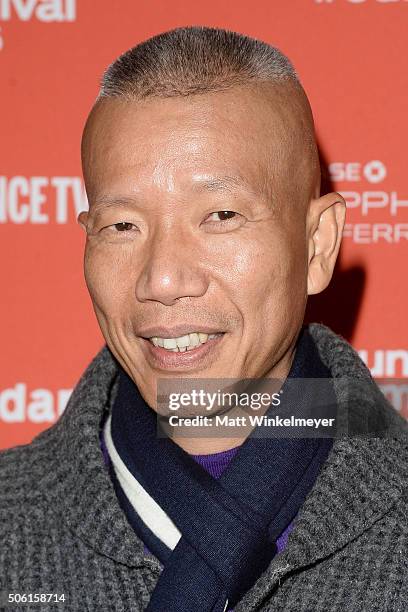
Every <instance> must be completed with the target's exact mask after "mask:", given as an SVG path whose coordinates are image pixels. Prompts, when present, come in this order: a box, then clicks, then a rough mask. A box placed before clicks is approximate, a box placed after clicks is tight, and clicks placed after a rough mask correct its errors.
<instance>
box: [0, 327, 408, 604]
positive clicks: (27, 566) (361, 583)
mask: <svg viewBox="0 0 408 612" xmlns="http://www.w3.org/2000/svg"><path fill="white" fill-rule="evenodd" d="M309 330H310V333H311V334H312V336H313V338H314V341H315V343H316V346H317V348H318V350H319V354H320V356H321V358H322V360H323V361H324V363H325V364H326V365H327V367H328V368H329V369H330V371H331V374H332V377H333V378H334V384H335V391H336V397H337V400H338V402H339V404H340V405H341V406H345V404H347V405H348V406H349V407H350V408H351V413H346V412H345V411H344V413H343V415H341V414H340V417H342V422H343V423H346V425H347V424H348V425H350V426H352V425H353V424H355V423H356V422H360V423H361V422H364V421H366V420H367V419H368V417H372V416H375V420H376V430H377V435H376V437H371V436H366V437H359V438H357V437H353V438H347V437H344V438H342V439H338V440H336V441H335V442H334V444H333V448H332V450H331V452H330V455H329V457H328V459H327V461H326V463H325V464H324V466H323V469H322V471H321V473H320V474H319V476H318V479H317V481H316V483H315V485H314V487H313V488H312V490H311V492H310V493H309V496H308V497H307V499H306V501H305V503H304V504H303V506H302V508H301V510H300V512H299V513H298V515H297V517H296V519H295V525H294V528H293V530H292V532H291V534H290V536H289V539H288V543H287V547H286V548H285V550H284V551H283V552H282V553H281V554H280V555H278V556H276V557H275V558H274V559H273V560H272V562H271V564H270V566H269V567H268V569H267V570H266V571H265V572H264V574H263V575H262V576H261V577H260V578H259V579H258V580H257V582H256V583H255V585H254V586H253V588H251V590H250V591H249V592H248V593H247V594H246V595H245V597H244V598H243V599H242V600H241V601H240V602H239V603H238V604H237V606H236V607H235V610H234V612H243V611H245V612H252V611H253V612H255V610H256V611H263V612H267V611H270V612H272V610H273V611H275V612H276V611H278V612H311V611H312V610H313V612H328V611H329V612H331V611H333V612H337V611H338V612H356V611H361V612H406V610H407V601H408V581H407V579H406V578H407V558H408V518H407V482H408V433H407V428H406V424H405V422H404V421H402V419H401V418H399V417H398V415H397V414H396V413H395V411H394V410H393V408H392V407H391V406H389V404H388V403H387V402H386V401H385V399H384V397H383V395H382V394H381V392H380V391H379V389H378V387H377V386H376V385H375V383H374V381H373V380H372V379H371V376H370V373H369V371H368V369H367V368H366V367H365V365H364V364H363V363H362V361H361V360H360V358H359V357H358V355H357V353H356V352H355V351H354V350H353V349H352V347H351V346H350V345H349V344H348V343H347V342H346V341H345V340H344V339H343V338H341V337H340V336H337V335H336V334H334V333H333V332H332V331H330V330H329V329H328V328H327V327H325V326H323V325H320V324H312V325H310V326H309ZM117 367H118V366H117V363H116V361H115V359H114V357H113V356H112V354H111V353H110V351H109V350H108V348H107V347H104V348H103V349H102V350H101V351H100V352H99V353H98V355H97V356H96V357H95V359H94V360H93V361H92V363H91V364H90V365H89V367H88V368H87V370H86V371H85V372H84V374H83V376H82V377H81V379H80V381H79V382H78V384H77V385H76V387H75V390H74V392H73V394H72V396H71V398H70V401H69V403H68V406H67V408H66V410H65V412H64V413H63V414H62V416H61V417H60V419H59V421H58V422H57V423H56V424H54V425H53V426H52V427H50V428H49V429H48V430H47V431H45V432H43V433H41V434H40V435H39V436H37V437H36V438H35V439H34V440H33V442H32V443H31V444H28V445H24V446H20V447H16V448H14V449H10V450H7V451H4V452H2V453H0V542H1V546H0V581H1V586H2V589H5V588H7V589H9V590H12V591H13V592H19V593H22V592H25V593H55V592H57V593H64V594H65V598H66V600H65V603H62V602H61V603H60V604H53V606H52V607H50V606H46V605H45V604H42V605H41V606H39V605H38V604H36V605H31V606H30V605H24V606H17V607H15V608H13V609H17V610H21V611H26V610H31V611H38V610H48V609H49V610H51V609H52V610H61V611H62V610H63V611H65V612H66V611H67V610H69V611H70V612H83V611H84V610H87V611H91V612H94V611H95V612H97V611H98V612H101V611H102V612H105V611H106V612H108V611H109V612H112V611H113V612H117V611H123V612H124V611H132V612H134V611H135V612H136V611H139V610H140V611H141V610H144V609H145V608H146V606H147V603H148V601H149V598H150V595H151V593H152V592H153V589H154V586H155V584H156V582H157V579H158V576H159V574H160V572H161V568H160V566H159V565H158V564H157V563H156V562H155V561H154V559H152V558H151V557H146V556H145V555H144V552H143V543H142V542H141V541H140V540H139V539H138V538H137V536H136V535H135V533H134V531H133V530H132V528H131V527H130V525H129V524H128V522H127V520H126V517H125V515H124V513H123V511H122V510H121V508H120V506H119V504H118V501H117V498H116V495H115V491H114V489H113V486H112V483H111V480H110V478H109V474H108V473H107V470H106V468H105V465H104V463H103V457H102V453H101V451H100V447H99V430H100V425H101V423H102V421H103V417H104V414H106V413H108V412H109V411H110V409H111V406H112V402H113V401H114V397H115V393H116V390H117V371H118V370H117ZM387 432H388V434H391V433H392V437H391V438H390V437H381V436H385V435H386V434H387ZM0 609H1V610H6V609H7V608H6V607H5V606H4V605H3V606H1V604H0ZM169 612H177V611H176V610H174V611H172V610H169ZM197 612H199V611H197Z"/></svg>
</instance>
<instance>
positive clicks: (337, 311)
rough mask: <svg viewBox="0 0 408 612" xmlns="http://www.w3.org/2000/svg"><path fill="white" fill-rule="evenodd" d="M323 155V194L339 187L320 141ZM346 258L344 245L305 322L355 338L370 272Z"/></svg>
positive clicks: (310, 304) (312, 299)
mask: <svg viewBox="0 0 408 612" xmlns="http://www.w3.org/2000/svg"><path fill="white" fill-rule="evenodd" d="M319 156H320V166H321V171H322V187H321V194H322V195H324V194H325V193H329V192H331V191H335V188H334V186H333V183H332V181H331V179H330V173H329V168H328V164H327V160H326V156H325V154H324V151H323V150H322V147H321V146H320V145H319ZM346 222H347V218H346ZM342 259H343V258H342V247H340V253H339V257H338V259H337V262H336V266H335V268H334V272H333V278H332V280H331V282H330V284H329V286H328V287H327V289H325V290H324V291H323V292H322V293H319V294H317V295H311V296H310V297H309V299H308V303H307V308H306V314H305V323H314V322H316V323H323V324H324V325H327V326H328V327H330V328H331V329H332V330H333V331H334V332H335V333H337V334H341V335H342V336H343V337H344V338H345V339H346V340H348V341H349V342H352V339H353V335H354V330H355V327H356V325H357V321H358V316H359V311H360V307H361V302H362V298H363V293H364V287H365V284H366V277H367V274H366V270H365V268H364V265H363V263H361V264H359V263H357V264H355V265H353V266H351V267H349V268H347V269H345V268H344V267H343V265H342Z"/></svg>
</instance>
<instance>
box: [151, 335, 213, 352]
mask: <svg viewBox="0 0 408 612" xmlns="http://www.w3.org/2000/svg"><path fill="white" fill-rule="evenodd" d="M223 335H224V333H223V332H220V333H216V334H206V333H202V332H191V333H189V334H185V335H184V336H179V337H178V338H160V337H157V336H153V337H152V338H146V339H147V340H148V341H149V342H150V343H151V344H153V345H154V346H156V347H160V348H163V349H165V350H166V351H169V352H173V353H184V352H186V351H192V350H194V349H197V348H199V347H200V346H202V345H203V344H205V343H206V342H208V341H209V340H213V339H214V338H218V337H219V336H223Z"/></svg>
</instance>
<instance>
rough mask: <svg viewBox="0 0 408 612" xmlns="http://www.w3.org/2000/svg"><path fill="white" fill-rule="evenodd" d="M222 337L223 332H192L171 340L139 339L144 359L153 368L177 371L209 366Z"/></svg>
mask: <svg viewBox="0 0 408 612" xmlns="http://www.w3.org/2000/svg"><path fill="white" fill-rule="evenodd" d="M224 336H225V332H217V333H210V334H208V333H205V332H201V331H193V332H191V333H188V334H184V335H183V336H178V337H173V338H168V337H167V338H166V337H160V336H152V337H149V338H144V337H141V339H142V341H143V348H144V351H145V355H146V358H147V359H148V361H149V362H150V364H151V365H152V366H153V367H156V368H159V369H165V370H169V369H175V370H179V369H180V368H183V369H193V368H196V367H197V366H198V365H200V364H201V365H209V363H210V362H211V361H212V360H214V359H215V358H216V354H215V353H216V352H218V351H216V349H217V348H218V347H219V344H220V342H222V340H223V338H224Z"/></svg>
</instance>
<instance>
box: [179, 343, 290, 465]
mask: <svg viewBox="0 0 408 612" xmlns="http://www.w3.org/2000/svg"><path fill="white" fill-rule="evenodd" d="M294 356H295V342H294V343H293V344H292V346H291V347H290V349H289V351H287V353H286V354H285V356H284V358H282V359H281V360H280V361H279V362H278V363H277V364H276V365H275V366H274V367H273V368H272V369H270V370H269V372H268V374H267V375H266V376H264V378H265V379H273V380H274V381H275V385H276V384H278V386H277V387H276V388H275V391H278V390H279V387H280V386H281V385H282V384H283V382H284V381H285V379H286V378H287V376H288V374H289V372H290V369H291V366H292V363H293V359H294ZM254 378H255V377H254ZM257 391H258V389H257ZM268 392H269V393H271V390H270V386H269V387H268ZM272 392H273V390H272ZM268 408H269V406H263V407H261V408H260V409H259V410H257V411H256V415H257V416H263V415H264V414H265V413H266V411H267V410H268ZM201 416H203V417H205V415H201ZM223 416H227V417H228V424H225V425H224V424H221V425H220V424H219V423H218V424H217V423H214V419H215V418H216V417H215V416H214V415H213V416H212V417H211V420H213V426H212V429H211V431H212V433H213V436H212V437H208V432H209V430H210V426H209V425H206V424H204V423H205V422H204V423H203V425H194V426H193V427H192V426H191V425H189V424H187V425H185V426H184V425H181V426H178V427H177V429H176V431H175V433H173V434H172V435H171V439H172V440H173V442H175V443H176V444H177V445H178V446H180V447H181V448H182V449H183V450H184V451H186V452H187V453H189V454H190V455H209V454H213V453H220V452H224V451H228V450H231V449H232V448H236V447H237V446H241V444H243V443H244V442H245V440H246V438H247V437H248V436H249V435H250V433H251V431H252V430H253V429H254V428H255V425H251V424H250V422H249V420H248V419H247V417H248V411H247V410H244V409H242V408H241V407H239V406H235V407H234V408H231V410H229V411H228V412H226V413H223ZM207 419H208V416H207ZM207 423H208V421H207ZM192 430H193V431H194V436H190V435H189V434H190V433H191V431H192Z"/></svg>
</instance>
